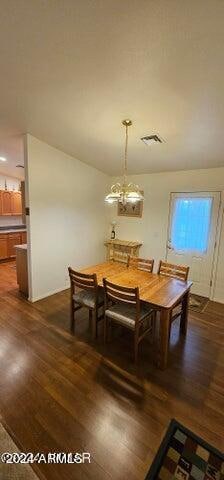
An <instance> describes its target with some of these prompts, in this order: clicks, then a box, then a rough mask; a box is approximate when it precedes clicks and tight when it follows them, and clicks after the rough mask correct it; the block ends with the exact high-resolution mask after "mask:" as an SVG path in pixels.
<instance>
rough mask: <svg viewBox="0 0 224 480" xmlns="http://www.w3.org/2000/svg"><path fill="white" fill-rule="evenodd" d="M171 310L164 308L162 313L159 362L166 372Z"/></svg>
mask: <svg viewBox="0 0 224 480" xmlns="http://www.w3.org/2000/svg"><path fill="white" fill-rule="evenodd" d="M169 331H170V310H169V309H167V308H166V309H165V308H163V309H162V310H161V312H160V326H159V361H158V367H159V368H160V369H161V370H165V368H166V367H167V360H168V350H169Z"/></svg>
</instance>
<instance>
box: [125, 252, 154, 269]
mask: <svg viewBox="0 0 224 480" xmlns="http://www.w3.org/2000/svg"><path fill="white" fill-rule="evenodd" d="M128 266H129V267H131V268H137V269H138V270H142V271H144V272H149V273H152V271H153V266H154V260H153V259H145V258H139V257H133V256H129V258H128Z"/></svg>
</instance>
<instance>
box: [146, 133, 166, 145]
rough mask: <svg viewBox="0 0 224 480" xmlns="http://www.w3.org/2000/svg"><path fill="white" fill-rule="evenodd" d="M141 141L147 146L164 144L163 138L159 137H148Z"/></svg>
mask: <svg viewBox="0 0 224 480" xmlns="http://www.w3.org/2000/svg"><path fill="white" fill-rule="evenodd" d="M141 140H142V141H143V142H144V143H145V144H146V145H153V144H154V143H157V142H159V143H162V140H161V138H159V137H158V135H146V137H142V138H141Z"/></svg>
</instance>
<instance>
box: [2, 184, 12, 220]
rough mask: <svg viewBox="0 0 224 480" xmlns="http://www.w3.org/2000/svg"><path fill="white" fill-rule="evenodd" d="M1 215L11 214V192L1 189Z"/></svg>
mask: <svg viewBox="0 0 224 480" xmlns="http://www.w3.org/2000/svg"><path fill="white" fill-rule="evenodd" d="M0 201H1V215H12V196H11V192H8V191H7V190H2V192H1V196H0Z"/></svg>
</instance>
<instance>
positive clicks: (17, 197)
mask: <svg viewBox="0 0 224 480" xmlns="http://www.w3.org/2000/svg"><path fill="white" fill-rule="evenodd" d="M10 193H11V212H12V215H22V198H21V192H10Z"/></svg>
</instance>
